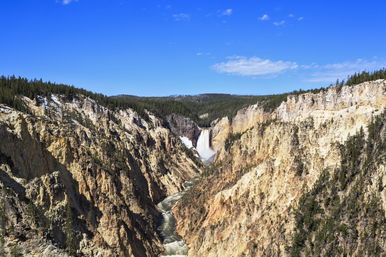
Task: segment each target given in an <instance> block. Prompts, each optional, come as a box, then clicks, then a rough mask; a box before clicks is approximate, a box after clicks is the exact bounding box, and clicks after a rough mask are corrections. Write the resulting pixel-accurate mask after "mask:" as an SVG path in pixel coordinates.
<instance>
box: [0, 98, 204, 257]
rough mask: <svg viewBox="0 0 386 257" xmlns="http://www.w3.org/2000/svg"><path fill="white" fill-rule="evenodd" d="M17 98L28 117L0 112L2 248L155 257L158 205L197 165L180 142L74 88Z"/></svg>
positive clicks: (156, 124) (158, 124) (152, 122)
mask: <svg viewBox="0 0 386 257" xmlns="http://www.w3.org/2000/svg"><path fill="white" fill-rule="evenodd" d="M24 102H26V103H27V106H28V108H29V109H30V110H31V114H26V113H22V112H19V111H16V110H14V109H9V108H6V107H2V108H1V110H0V122H1V123H0V142H1V144H0V153H1V155H0V172H1V178H0V185H1V193H0V197H1V204H2V207H1V215H2V223H3V226H4V228H3V230H2V231H3V233H4V236H5V237H6V238H7V242H6V244H7V245H6V246H7V247H6V248H7V249H8V247H9V248H12V245H16V246H18V247H19V248H20V249H23V253H24V254H27V253H28V254H29V255H30V256H33V255H35V256H42V255H43V253H44V254H45V255H44V256H49V255H48V254H54V255H55V256H58V255H60V253H61V252H62V254H64V253H63V252H64V251H62V250H59V249H60V248H61V249H66V250H67V253H69V254H75V253H76V252H78V253H81V254H84V255H86V256H158V255H159V254H160V253H161V250H162V246H161V242H160V239H159V236H158V235H157V229H156V228H157V226H158V220H159V215H160V213H159V212H158V210H157V208H156V204H157V203H158V202H159V201H160V200H161V199H162V198H164V197H166V196H168V195H171V194H174V193H176V192H178V191H181V190H182V189H183V183H184V182H185V181H186V180H188V179H191V178H193V177H195V176H197V175H198V172H199V166H197V164H198V165H200V164H199V163H198V162H196V163H195V162H194V160H193V159H191V158H190V157H188V155H187V151H186V149H185V147H184V146H183V144H182V143H181V142H180V140H179V139H178V138H177V137H175V136H174V135H173V134H172V133H171V132H170V130H169V129H167V128H165V127H164V126H163V125H162V123H161V121H160V120H158V119H157V118H156V117H154V116H152V115H150V120H148V121H145V120H144V119H142V118H141V117H139V116H138V114H137V113H135V112H134V111H132V110H130V109H126V110H121V111H116V112H113V111H111V110H109V109H107V108H105V107H102V106H101V105H99V104H97V103H96V102H95V101H94V100H92V99H90V98H86V97H84V96H81V95H79V96H77V97H76V98H74V99H73V100H72V101H66V100H64V99H63V100H62V99H61V98H60V96H52V97H51V99H47V98H44V99H41V104H36V103H35V101H31V100H30V99H28V98H24ZM4 217H7V218H6V219H5V218H4ZM79 242H80V243H79ZM54 245H55V246H54Z"/></svg>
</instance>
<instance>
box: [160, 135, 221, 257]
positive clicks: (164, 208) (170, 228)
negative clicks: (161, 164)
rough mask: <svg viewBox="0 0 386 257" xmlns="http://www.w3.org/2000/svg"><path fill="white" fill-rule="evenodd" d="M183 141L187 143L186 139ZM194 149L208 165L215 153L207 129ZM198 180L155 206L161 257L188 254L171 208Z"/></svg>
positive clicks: (187, 183) (177, 256)
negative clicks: (158, 220)
mask: <svg viewBox="0 0 386 257" xmlns="http://www.w3.org/2000/svg"><path fill="white" fill-rule="evenodd" d="M183 139H184V140H185V141H187V139H186V138H182V140H183ZM184 144H185V145H186V146H187V147H188V148H190V147H192V146H190V145H192V143H191V142H190V143H189V144H187V143H186V142H184ZM189 146H190V147H189ZM196 149H197V152H198V154H199V155H200V158H201V160H202V161H203V163H204V164H208V163H210V162H211V161H212V160H213V158H214V156H215V152H214V151H213V150H212V148H211V147H210V131H209V129H202V131H201V134H200V136H199V138H198V141H197V147H196ZM198 180H199V178H194V179H192V180H189V181H186V182H185V184H184V188H185V189H184V190H183V191H182V192H179V193H177V194H174V195H171V196H168V197H166V198H165V199H164V200H163V201H162V202H160V203H158V205H157V206H158V209H159V210H160V211H161V212H162V223H161V226H160V227H159V228H158V230H159V231H160V233H161V236H162V240H163V241H162V243H163V245H164V248H165V252H164V253H163V255H161V257H186V256H187V254H188V246H187V245H186V244H185V242H184V240H182V238H181V237H180V236H179V235H178V234H177V232H176V219H175V218H174V216H173V213H172V208H173V206H174V205H175V204H176V203H177V202H178V200H180V199H181V198H182V197H183V196H184V195H185V194H186V192H188V190H190V188H192V186H193V185H194V184H195V183H197V182H198Z"/></svg>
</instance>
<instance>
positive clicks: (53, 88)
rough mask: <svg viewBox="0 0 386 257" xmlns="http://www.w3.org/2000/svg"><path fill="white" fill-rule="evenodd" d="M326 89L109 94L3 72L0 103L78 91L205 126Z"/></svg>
mask: <svg viewBox="0 0 386 257" xmlns="http://www.w3.org/2000/svg"><path fill="white" fill-rule="evenodd" d="M376 79H386V69H382V70H379V71H375V72H362V73H355V74H354V75H352V76H350V77H348V79H347V80H346V81H344V80H342V81H339V80H337V82H336V86H343V85H355V84H359V83H362V82H365V81H371V80H376ZM331 86H332V85H331ZM325 89H326V88H320V89H312V90H297V91H293V92H290V93H284V94H277V95H229V94H202V95H196V96H170V97H137V96H129V95H121V96H115V97H108V96H105V95H103V94H98V93H93V92H90V91H88V90H85V89H81V88H76V87H74V86H69V85H64V84H56V83H51V82H44V81H42V80H28V79H26V78H21V77H15V76H11V77H5V76H2V77H0V103H2V104H6V105H8V106H11V107H13V108H16V109H18V110H20V111H27V112H28V110H27V109H26V107H25V106H24V104H23V102H22V101H21V100H20V99H19V98H18V97H17V96H20V95H23V96H26V97H29V98H30V99H37V96H41V97H48V98H50V97H51V95H52V94H58V95H62V96H64V97H65V98H67V100H69V101H71V100H72V99H73V98H76V97H77V95H78V94H81V95H84V96H87V97H90V98H92V99H94V100H96V101H97V102H98V103H99V104H101V105H103V106H105V107H107V108H109V109H113V110H114V109H124V108H132V109H134V110H135V111H137V112H138V113H139V115H141V116H142V117H143V118H144V119H148V115H147V113H146V111H145V110H148V111H150V112H152V113H154V114H155V115H157V116H158V117H161V118H164V117H165V116H167V115H169V114H172V113H176V114H180V115H183V116H185V117H189V118H191V119H192V120H194V121H195V122H196V123H197V124H198V125H199V126H202V127H207V126H210V123H211V122H212V121H213V120H215V119H217V118H221V117H224V116H228V117H230V118H232V117H233V116H234V115H236V113H237V111H238V110H240V109H241V108H243V107H246V106H249V105H252V104H256V103H258V104H259V105H260V106H263V107H264V109H265V110H267V111H270V110H273V109H275V108H276V107H278V106H279V105H280V103H281V102H283V101H284V100H286V98H287V96H288V95H298V94H303V93H306V92H313V93H317V92H319V91H321V90H325ZM200 116H201V117H200Z"/></svg>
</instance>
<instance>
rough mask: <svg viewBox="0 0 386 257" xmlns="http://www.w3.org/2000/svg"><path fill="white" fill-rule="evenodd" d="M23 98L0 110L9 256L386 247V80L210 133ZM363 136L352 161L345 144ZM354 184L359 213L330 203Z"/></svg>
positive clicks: (283, 106) (303, 97) (249, 111)
mask: <svg viewBox="0 0 386 257" xmlns="http://www.w3.org/2000/svg"><path fill="white" fill-rule="evenodd" d="M19 97H20V100H21V101H22V102H23V103H24V104H25V106H26V108H27V110H28V111H20V110H17V109H16V108H12V107H9V106H6V105H1V106H0V142H1V144H0V174H1V177H0V187H1V190H0V199H1V206H0V221H1V225H2V229H1V235H2V237H1V242H0V243H1V245H0V246H1V247H0V248H1V249H0V250H1V251H2V252H3V253H6V254H10V253H11V252H12V251H13V252H16V251H19V252H20V253H22V254H24V255H25V256H135V257H142V256H191V257H195V256H200V257H201V256H205V257H206V256H207V257H212V256H213V257H214V256H223V257H226V256H232V257H238V256H318V255H321V256H332V255H338V252H334V251H340V252H339V253H340V254H341V255H342V256H381V254H384V253H385V251H386V241H385V238H386V236H385V231H386V227H385V224H386V215H385V210H386V191H385V185H386V172H385V171H386V163H385V158H386V157H385V154H386V153H385V148H384V147H385V138H386V128H385V126H384V125H385V119H386V118H385V107H386V81H385V80H375V81H368V82H363V83H360V84H358V85H353V86H347V85H346V86H332V87H328V88H326V89H323V90H320V91H318V92H304V93H301V94H293V95H291V94H290V95H289V96H288V97H287V98H286V99H284V101H282V102H281V103H279V105H278V106H277V107H275V108H273V109H271V110H268V109H267V108H264V106H263V105H262V104H261V103H259V102H257V103H255V104H254V105H250V106H247V107H244V108H242V109H240V110H239V111H238V112H237V113H236V115H235V116H232V117H231V116H225V117H220V118H217V119H215V120H213V121H212V122H211V124H210V127H206V128H201V127H199V126H198V125H197V123H196V122H195V121H194V120H192V119H191V118H189V117H185V116H183V115H181V114H175V113H173V114H170V115H167V116H166V117H158V116H156V115H155V114H153V113H151V112H148V111H147V112H146V114H147V116H148V117H146V118H145V117H144V116H143V115H141V114H139V113H138V112H137V111H136V110H134V109H132V108H123V109H119V110H116V109H112V108H109V107H106V106H103V105H101V104H100V103H98V101H96V100H95V99H92V98H90V97H88V96H85V95H81V94H78V95H76V96H75V97H73V98H72V99H67V98H66V97H65V96H63V95H60V94H51V95H50V96H38V97H36V99H31V98H28V97H26V96H19ZM0 104H1V103H0ZM203 117H207V116H203ZM374 128H376V129H374ZM358 138H359V139H361V138H363V140H362V141H363V142H364V143H363V142H362V141H360V140H359V139H358ZM373 138H376V140H375V139H373ZM354 139H355V140H357V141H360V142H362V145H361V147H357V148H355V149H357V150H356V152H359V153H358V154H357V155H356V160H357V161H358V162H357V163H356V165H354V166H349V167H350V169H349V168H347V167H348V166H347V165H349V164H350V163H351V159H350V158H352V156H351V155H350V156H349V155H348V153H347V152H345V149H348V147H349V146H350V142H354V141H353V140H354ZM357 141H355V142H357ZM362 148H363V149H373V150H372V151H373V152H371V154H367V155H366V153H367V152H366V153H365V152H362ZM363 151H364V150H363ZM367 151H370V150H367ZM353 152H355V151H350V153H353ZM356 152H355V153H356ZM369 153H370V152H369ZM349 160H350V161H349ZM347 163H349V164H347ZM370 164H371V165H372V166H371V165H370ZM345 165H346V166H347V167H346V166H345ZM350 165H351V164H350ZM344 167H346V168H344ZM366 167H371V169H370V170H368V169H369V168H366ZM356 169H358V171H357V172H356V173H351V172H352V170H356ZM362 170H366V172H367V173H364V171H362ZM343 171H345V172H343ZM362 173H363V174H362ZM342 174H343V175H342ZM346 174H350V176H348V175H347V176H346ZM334 179H335V180H334ZM335 185H339V186H338V187H337V188H335V187H334V186H335ZM358 188H359V189H360V190H359V189H358ZM354 192H355V195H356V198H355V199H360V202H358V205H359V206H362V208H363V209H361V208H359V207H356V208H357V212H356V213H355V215H356V216H355V217H356V218H355V219H354V218H353V216H352V215H351V216H350V215H349V216H348V217H346V216H345V215H346V214H347V215H348V213H349V211H348V210H349V209H347V211H344V212H342V213H343V214H344V215H343V214H342V213H341V212H339V211H341V210H340V209H337V208H336V209H334V210H332V209H333V208H334V207H338V206H343V207H342V208H341V209H342V210H343V209H344V208H346V207H345V206H346V205H345V204H347V203H348V202H350V201H349V200H348V199H351V198H350V197H351V196H352V194H354ZM311 197H313V198H311ZM374 199H375V200H374ZM358 201H359V200H358ZM330 202H334V204H333V205H331V204H329V203H330ZM351 202H355V201H353V200H352V199H351ZM309 203H310V204H309ZM309 205H311V206H312V208H311V207H310V209H304V208H306V207H308V206H309ZM315 206H317V207H318V208H316V207H315ZM366 206H370V207H371V208H370V207H366ZM344 210H346V209H344ZM350 210H351V209H350ZM371 210H375V211H371ZM309 212H310V213H311V214H312V215H311V214H310V213H309ZM314 212H315V213H314ZM333 213H340V214H342V215H340V216H341V217H342V220H339V219H338V218H335V220H336V222H338V220H339V222H340V223H339V224H338V223H337V224H335V225H336V226H335V227H339V228H342V229H341V230H339V231H335V230H333V229H332V228H331V229H330V230H331V231H335V232H334V233H335V234H333V235H329V234H328V231H327V232H326V231H324V230H323V231H322V229H323V228H324V226H327V225H329V224H332V223H331V222H332V221H330V220H329V219H332V218H331V217H335V216H333ZM326 217H328V219H327V218H326ZM327 221H328V222H330V223H328V222H327ZM353 221H355V222H353ZM351 223H353V224H354V225H353V226H351ZM368 227H371V231H367V230H368V229H367V228H368ZM344 228H345V232H344V231H343V230H344ZM321 231H322V232H321ZM303 234H307V235H310V236H309V237H304V236H303V237H302V235H303ZM354 234H355V235H356V236H354ZM325 235H329V236H328V237H327V236H325ZM323 236H324V237H323ZM299 238H300V239H299ZM315 238H323V240H316V239H315ZM315 240H316V241H315ZM321 242H324V243H322V246H321V247H320V248H318V251H317V250H316V247H317V246H318V244H321ZM370 246H371V247H370ZM318 247H319V246H318ZM330 248H331V249H330Z"/></svg>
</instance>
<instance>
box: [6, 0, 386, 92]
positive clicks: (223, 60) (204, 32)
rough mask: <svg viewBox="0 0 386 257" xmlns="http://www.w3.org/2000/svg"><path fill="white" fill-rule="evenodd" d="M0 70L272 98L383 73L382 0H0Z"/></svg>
mask: <svg viewBox="0 0 386 257" xmlns="http://www.w3.org/2000/svg"><path fill="white" fill-rule="evenodd" d="M0 10H1V15H0V24H1V29H2V30H1V31H2V33H1V38H0V39H1V40H0V56H1V62H0V73H1V74H3V75H12V74H14V75H17V76H23V77H27V78H42V79H43V80H46V81H54V82H59V83H66V84H71V85H75V86H77V87H83V88H85V89H88V90H92V91H95V92H101V93H104V94H107V95H116V94H133V95H142V96H155V95H157V96H165V95H175V94H198V93H209V92H217V93H220V92H222V93H233V94H273V93H282V92H287V91H292V90H295V89H300V88H302V89H309V88H319V87H321V86H324V85H328V84H329V83H330V82H334V81H335V80H336V79H337V78H345V77H346V76H347V75H348V74H351V73H353V72H356V71H361V70H375V69H378V68H382V67H386V47H385V46H386V33H385V32H386V14H385V10H386V1H383V0H367V1H359V0H350V1H349V0H346V1H343V0H341V1H337V0H335V1H330V0H323V1H322V0H314V1H309V0H307V1H305V0H304V1H296V0H288V1H284V0H282V1H257V0H254V1H252V0H238V1H237V0H234V1H230V0H195V1H191V0H169V1H166V0H162V1H154V0H153V1H150V0H77V1H76V0H72V1H71V0H17V1H15V0H1V1H0Z"/></svg>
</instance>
